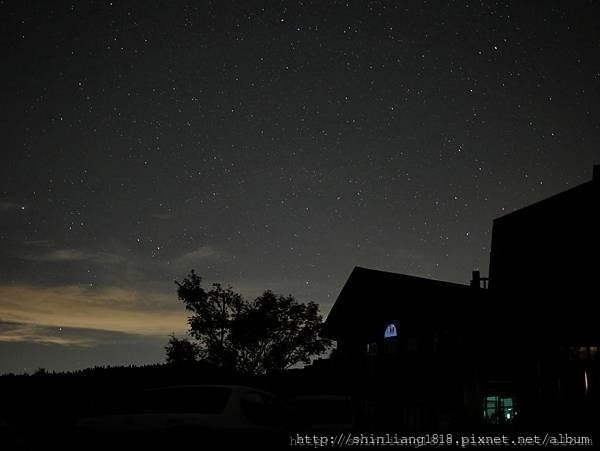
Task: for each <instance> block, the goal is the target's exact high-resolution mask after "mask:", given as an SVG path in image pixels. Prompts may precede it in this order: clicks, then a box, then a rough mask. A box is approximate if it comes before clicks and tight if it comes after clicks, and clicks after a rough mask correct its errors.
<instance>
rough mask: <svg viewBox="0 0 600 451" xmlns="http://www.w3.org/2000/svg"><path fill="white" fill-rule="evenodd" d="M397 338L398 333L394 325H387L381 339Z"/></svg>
mask: <svg viewBox="0 0 600 451" xmlns="http://www.w3.org/2000/svg"><path fill="white" fill-rule="evenodd" d="M397 336H398V332H397V331H396V325H395V324H388V325H387V326H386V327H385V332H384V333H383V338H392V337H397Z"/></svg>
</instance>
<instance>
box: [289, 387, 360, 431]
mask: <svg viewBox="0 0 600 451" xmlns="http://www.w3.org/2000/svg"><path fill="white" fill-rule="evenodd" d="M288 402H289V404H290V406H291V407H292V408H293V409H294V410H295V411H296V412H297V415H298V416H299V417H301V418H303V419H305V420H306V421H307V422H308V423H309V428H308V432H311V433H313V432H314V433H315V434H317V435H329V434H330V433H339V432H352V431H354V430H356V423H357V412H356V408H355V403H354V402H353V400H352V398H351V397H349V396H343V395H305V396H297V397H294V398H290V399H289V400H288Z"/></svg>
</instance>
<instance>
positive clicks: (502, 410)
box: [483, 395, 517, 424]
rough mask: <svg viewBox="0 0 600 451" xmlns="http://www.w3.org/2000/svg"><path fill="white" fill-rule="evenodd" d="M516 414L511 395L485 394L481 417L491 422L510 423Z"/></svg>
mask: <svg viewBox="0 0 600 451" xmlns="http://www.w3.org/2000/svg"><path fill="white" fill-rule="evenodd" d="M516 415H517V410H516V409H515V400H514V398H513V397H512V396H497V395H494V396H486V397H485V407H484V409H483V417H484V419H485V421H486V422H488V423H491V424H502V423H512V422H513V421H514V420H515V416H516Z"/></svg>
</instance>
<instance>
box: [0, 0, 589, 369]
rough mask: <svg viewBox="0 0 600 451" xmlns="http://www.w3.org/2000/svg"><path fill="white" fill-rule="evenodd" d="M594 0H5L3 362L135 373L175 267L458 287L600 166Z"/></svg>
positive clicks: (154, 350) (295, 288) (291, 286)
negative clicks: (525, 209)
mask: <svg viewBox="0 0 600 451" xmlns="http://www.w3.org/2000/svg"><path fill="white" fill-rule="evenodd" d="M597 17H600V5H599V2H593V1H586V2H580V1H568V2H567V1H563V2H558V1H544V2H539V1H527V0H519V1H491V0H490V1H482V2H479V1H402V2H400V1H397V2H394V1H314V2H312V1H252V0H251V1H237V2H234V1H230V0H218V1H217V0H214V1H156V2H149V1H141V0H139V1H133V0H130V1H117V0H115V1H100V0H97V1H77V2H66V1H54V2H21V1H0V18H1V19H0V21H1V23H0V39H1V42H2V48H3V52H2V53H3V58H2V71H1V73H0V77H1V80H2V82H1V84H0V92H1V97H2V108H1V112H0V114H1V120H0V127H1V136H2V144H1V145H2V147H1V148H2V152H1V153H0V158H1V162H2V164H1V165H0V372H7V371H13V372H17V373H19V372H24V371H27V372H32V371H35V370H36V369H37V368H38V367H45V368H48V369H57V370H61V369H74V368H82V367H86V366H90V365H95V364H101V365H104V364H129V363H134V364H142V363H153V362H160V361H162V360H163V359H164V350H163V347H164V345H165V344H166V342H167V339H168V335H169V334H170V333H176V334H178V335H181V334H185V331H186V314H185V310H184V308H183V305H182V304H181V303H180V302H179V301H178V300H177V297H176V292H175V288H176V286H175V285H174V283H173V280H174V279H178V280H181V279H182V278H183V277H185V275H186V274H187V273H188V271H189V270H190V269H191V268H194V269H195V270H196V272H198V273H199V274H200V275H201V276H203V279H204V281H205V282H206V284H207V285H208V284H210V283H212V282H222V283H224V284H225V285H228V284H230V285H232V286H233V288H234V289H235V290H237V291H239V292H241V293H242V294H244V295H245V296H247V297H253V296H256V295H258V294H259V293H261V292H262V291H263V290H265V289H272V290H274V291H276V292H279V293H282V294H288V293H291V294H293V295H294V296H295V297H296V298H297V299H298V300H300V301H309V300H313V301H315V302H318V303H319V304H321V308H322V311H323V313H325V314H326V313H327V312H328V311H329V308H330V307H331V305H332V303H333V301H334V300H335V298H336V296H337V294H338V293H339V291H340V289H341V287H342V285H343V283H344V282H345V280H346V278H347V276H348V275H349V273H350V271H351V270H352V268H353V267H354V266H356V265H359V266H366V267H371V268H376V269H382V270H388V271H394V272H400V273H406V274H413V275H417V276H423V277H431V278H435V279H441V280H448V281H453V282H459V283H468V281H469V279H470V273H471V270H472V269H475V268H479V269H481V270H482V272H483V273H484V275H485V274H487V269H488V263H489V250H490V237H491V224H492V220H493V219H494V218H496V217H498V216H501V215H502V214H505V213H508V212H510V211H513V210H515V209H517V208H520V207H522V206H525V205H527V204H530V203H532V202H535V201H538V200H541V199H543V198H545V197H548V196H550V195H552V194H555V193H557V192H560V191H563V190H565V189H568V188H570V187H572V186H575V185H577V184H580V183H583V182H586V181H588V180H589V179H591V174H592V165H593V164H594V163H598V162H600V128H599V127H600V122H599V119H598V118H599V117H600V98H599V97H600V96H599V93H600V90H599V88H600V58H598V55H599V51H600V26H599V24H598V21H597V20H596V18H597Z"/></svg>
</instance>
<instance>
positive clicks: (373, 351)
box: [367, 342, 377, 355]
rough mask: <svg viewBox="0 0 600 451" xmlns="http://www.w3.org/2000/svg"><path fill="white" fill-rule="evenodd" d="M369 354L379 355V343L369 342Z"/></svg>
mask: <svg viewBox="0 0 600 451" xmlns="http://www.w3.org/2000/svg"><path fill="white" fill-rule="evenodd" d="M367 354H368V355H377V343H374V342H373V343H367Z"/></svg>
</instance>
